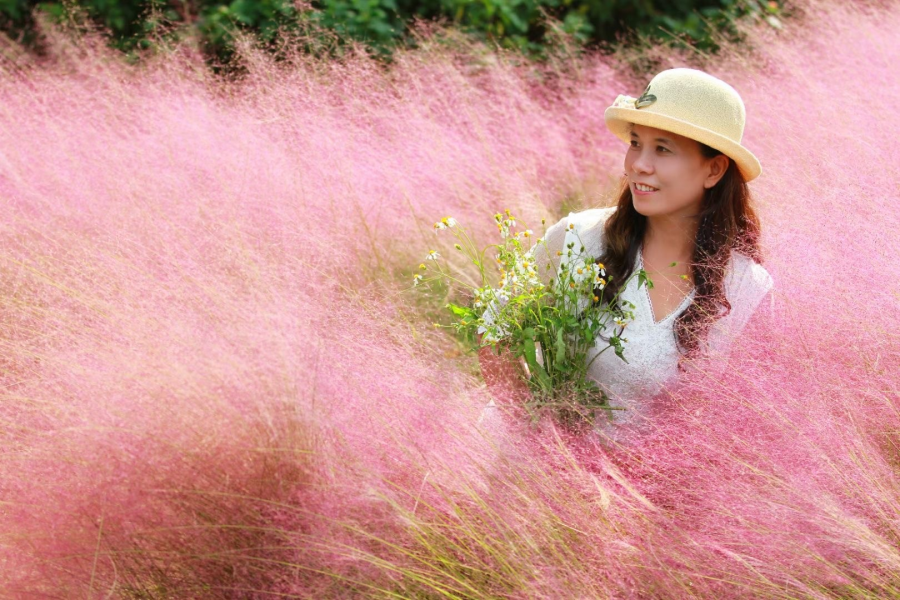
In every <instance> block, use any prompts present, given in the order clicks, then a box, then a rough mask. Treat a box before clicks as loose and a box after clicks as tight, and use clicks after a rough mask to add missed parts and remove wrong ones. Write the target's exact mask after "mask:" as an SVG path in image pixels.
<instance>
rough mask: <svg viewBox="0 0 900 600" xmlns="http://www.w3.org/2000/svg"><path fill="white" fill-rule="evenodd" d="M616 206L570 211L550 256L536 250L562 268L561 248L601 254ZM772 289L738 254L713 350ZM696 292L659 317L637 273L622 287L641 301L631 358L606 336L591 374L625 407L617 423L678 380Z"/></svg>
mask: <svg viewBox="0 0 900 600" xmlns="http://www.w3.org/2000/svg"><path fill="white" fill-rule="evenodd" d="M614 210H615V208H614V207H613V208H603V209H591V210H586V211H583V212H578V213H570V214H569V215H568V216H567V217H565V218H563V219H561V220H560V221H559V222H558V223H556V224H554V225H553V226H552V227H550V228H549V229H548V230H547V233H546V235H545V239H546V241H547V250H548V251H549V253H550V256H549V257H547V256H540V255H541V254H543V253H542V252H538V250H537V249H536V251H535V253H536V255H537V256H536V258H538V259H539V260H542V261H547V260H551V261H552V262H553V264H554V266H556V267H557V268H558V266H559V264H558V263H557V261H558V260H565V254H563V258H562V259H557V258H556V256H557V251H560V252H561V251H562V250H563V248H565V247H566V245H567V244H568V243H569V242H575V243H576V244H577V245H578V246H580V245H581V244H583V245H584V246H585V249H586V252H587V253H588V254H589V255H590V256H593V257H599V256H600V255H601V254H602V253H603V249H604V236H603V227H604V224H605V223H606V219H607V218H608V217H609V216H610V215H611V214H612V213H613V212H614ZM570 224H573V225H575V227H574V229H570V228H569V225H570ZM579 240H580V243H579ZM539 248H540V247H539ZM545 264H546V263H545ZM640 268H642V262H641V253H640V252H638V258H637V265H636V269H640ZM771 289H772V277H771V276H770V275H769V273H768V272H767V271H766V270H765V269H764V268H763V267H762V266H761V265H759V264H757V263H756V262H754V261H753V260H752V259H750V258H748V257H746V256H744V255H743V254H740V253H737V252H733V253H732V255H731V260H730V262H729V264H728V267H727V271H726V275H725V294H726V297H727V298H728V301H729V303H730V304H731V311H730V312H729V313H728V314H727V315H726V316H724V317H722V318H721V319H719V320H717V321H716V322H715V323H714V325H713V326H712V328H711V329H710V332H709V337H708V342H707V343H708V348H709V351H710V352H711V353H713V354H715V353H720V352H726V351H727V350H728V348H729V347H730V345H731V340H732V339H733V338H734V337H735V336H737V335H738V334H739V333H740V332H741V331H742V330H743V328H744V326H745V325H746V324H747V322H748V321H749V319H750V317H751V315H752V314H753V313H754V312H755V311H756V310H757V307H759V306H760V303H761V302H762V301H763V298H765V297H766V295H767V294H768V295H769V300H770V301H771V299H772V295H771V294H769V292H770V290H771ZM693 297H694V292H693V291H692V292H691V293H689V294H688V295H687V296H686V297H685V298H684V300H683V301H682V302H681V304H680V305H679V306H678V307H677V308H676V309H675V310H673V311H672V312H671V313H670V314H668V315H666V316H665V317H664V318H663V319H661V320H659V321H656V320H655V318H654V316H653V308H652V305H651V303H650V295H649V293H648V292H647V288H646V286H643V287H641V288H638V280H637V277H632V278H631V279H630V281H629V282H628V284H627V285H626V286H625V289H624V290H622V292H621V298H622V299H623V300H628V301H629V302H631V303H633V304H634V305H635V308H634V320H633V321H631V322H630V323H629V324H628V326H627V327H626V329H625V332H624V334H623V336H622V337H624V338H625V339H627V340H628V341H627V343H626V344H625V358H626V359H627V360H628V362H627V363H626V362H625V361H623V360H622V359H620V358H619V357H618V356H616V355H615V353H614V352H613V351H612V349H610V350H607V351H606V352H602V353H600V350H602V349H603V348H605V347H606V345H607V344H606V343H605V342H603V341H602V340H600V339H598V341H597V344H596V345H595V346H594V349H593V351H592V353H591V355H590V356H589V357H588V358H589V360H590V359H594V360H593V362H592V363H591V366H590V369H589V372H588V375H589V376H590V377H591V378H592V379H594V380H595V381H596V382H597V383H598V385H599V386H600V387H601V388H602V389H603V390H605V391H606V393H607V395H608V396H609V398H610V401H611V404H612V405H613V406H618V407H621V408H622V409H624V410H616V411H613V415H614V420H615V421H616V422H625V421H629V420H631V419H633V418H635V417H637V416H640V414H641V408H642V406H641V404H642V403H641V400H642V399H648V398H650V397H652V396H654V395H656V394H657V393H659V392H660V391H661V389H662V387H663V386H664V385H665V384H666V383H667V382H670V381H673V380H675V379H676V377H677V375H678V356H679V352H678V348H677V346H676V342H675V332H674V323H675V318H676V317H677V316H678V315H679V314H681V312H683V311H684V310H685V309H686V308H687V307H688V305H689V304H690V303H691V301H692V300H693ZM598 353H599V356H596V355H597V354H598ZM594 356H596V358H594ZM490 406H491V405H489V407H490ZM486 410H487V409H486Z"/></svg>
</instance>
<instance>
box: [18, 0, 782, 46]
mask: <svg viewBox="0 0 900 600" xmlns="http://www.w3.org/2000/svg"><path fill="white" fill-rule="evenodd" d="M781 10H782V9H781V2H773V1H764V0H665V1H663V0H643V1H640V2H637V1H635V0H605V1H602V2H601V1H597V0H313V1H312V3H311V4H310V5H308V7H306V8H302V9H300V8H298V7H297V5H295V3H294V2H291V1H289V0H232V1H231V2H221V1H217V0H182V1H168V2H167V1H163V0H125V1H114V0H69V1H65V2H33V1H29V0H0V27H2V28H3V29H4V30H5V31H6V32H7V33H9V34H10V35H11V36H12V37H14V38H17V39H21V40H23V41H24V42H25V43H26V45H36V37H35V34H34V27H35V24H34V19H33V16H32V15H33V11H40V12H43V13H45V14H47V15H50V16H51V17H52V18H54V19H56V20H59V21H64V20H72V15H73V13H79V14H80V15H82V16H83V17H86V18H87V19H88V20H89V21H90V22H93V23H94V24H95V25H97V26H100V27H102V28H104V29H105V30H107V31H108V32H109V33H110V35H111V38H112V40H113V43H114V44H115V45H116V46H117V47H118V48H120V49H122V50H124V51H133V50H135V49H137V48H142V47H146V46H148V45H150V44H151V43H152V41H151V40H153V39H154V36H155V35H156V34H157V33H158V32H160V31H167V30H171V29H172V28H173V27H175V26H184V27H188V28H191V29H193V31H194V32H195V33H197V34H198V35H199V37H200V39H201V40H202V43H203V45H204V50H205V51H206V52H207V53H208V55H209V56H211V57H214V56H217V57H219V58H222V57H224V56H227V55H228V53H229V49H230V47H231V43H232V41H233V39H234V32H236V31H238V30H243V31H248V32H251V33H253V34H255V35H256V36H258V37H259V38H260V39H261V41H263V42H272V41H274V40H275V38H276V36H277V33H278V31H279V30H283V29H284V30H290V29H292V28H299V27H304V28H306V29H308V28H309V26H314V27H320V28H323V29H324V30H325V31H331V32H333V33H334V35H335V36H336V38H337V39H338V40H350V39H352V40H358V41H362V42H364V43H365V44H367V45H368V46H369V47H371V48H372V49H373V50H375V51H376V52H380V53H382V54H384V55H388V54H389V53H390V51H391V49H392V48H393V47H394V46H395V45H397V44H403V43H408V41H409V35H408V34H409V26H410V24H411V22H412V20H413V19H415V18H419V19H441V20H444V21H445V22H447V23H451V24H454V25H455V26H457V27H458V28H460V29H462V30H463V31H466V32H467V33H470V34H472V35H475V36H477V37H479V38H481V39H484V40H486V41H489V42H493V43H496V44H499V45H501V46H504V47H507V48H514V49H518V50H522V51H525V52H527V53H529V54H532V55H537V56H540V55H541V53H542V52H543V49H544V47H545V45H546V44H547V42H548V39H549V35H550V32H549V31H548V27H549V23H553V27H556V28H558V29H560V30H561V31H562V32H564V33H565V34H567V35H568V36H570V37H572V38H574V39H576V40H577V41H579V42H581V43H583V44H586V45H588V46H591V45H594V46H596V45H602V44H604V43H610V42H614V41H616V40H617V39H620V38H621V40H622V41H625V42H626V43H627V41H628V40H629V39H633V38H634V36H636V35H643V36H649V37H651V38H653V39H666V40H668V41H669V42H672V41H674V40H680V41H681V42H682V43H685V44H689V45H691V46H694V47H696V48H698V49H700V50H703V51H715V50H716V43H715V41H714V39H713V36H712V32H713V31H719V32H722V33H725V34H726V36H728V37H732V38H733V37H734V36H736V34H737V30H736V29H735V28H734V27H733V26H732V24H733V23H734V21H735V20H736V19H739V18H743V17H747V16H751V17H754V18H760V17H763V16H769V17H770V18H771V16H774V15H777V14H779V13H780V11H781Z"/></svg>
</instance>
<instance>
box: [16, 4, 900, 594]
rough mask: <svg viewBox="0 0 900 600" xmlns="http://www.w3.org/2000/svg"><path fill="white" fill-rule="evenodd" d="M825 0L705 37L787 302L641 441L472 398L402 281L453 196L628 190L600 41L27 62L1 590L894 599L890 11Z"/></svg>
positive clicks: (532, 199)
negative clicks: (229, 78)
mask: <svg viewBox="0 0 900 600" xmlns="http://www.w3.org/2000/svg"><path fill="white" fill-rule="evenodd" d="M803 6H804V7H805V12H806V16H805V17H804V21H803V25H802V26H799V25H797V24H792V26H791V27H789V28H788V30H787V31H786V32H784V33H779V34H774V33H771V32H767V31H765V30H762V29H752V30H750V31H749V32H748V35H749V39H750V42H752V43H753V44H754V48H755V51H754V52H753V53H752V54H750V55H748V54H747V53H746V52H742V51H740V50H729V51H727V52H726V53H725V54H724V55H723V57H721V58H718V59H717V60H716V62H715V63H714V64H706V65H704V68H706V69H707V70H709V71H710V72H713V73H714V74H716V75H718V76H720V77H722V78H723V79H725V80H726V81H728V82H730V83H732V84H733V85H734V86H735V87H736V88H737V89H738V90H739V91H740V92H741V94H742V97H743V98H744V101H745V104H746V106H747V110H748V126H747V131H746V135H745V138H744V141H745V144H746V145H747V147H748V148H750V149H751V150H752V151H754V153H756V154H757V156H758V157H759V158H760V160H761V162H762V164H763V169H764V172H763V176H762V177H761V178H760V179H759V180H757V181H755V182H753V184H751V185H752V188H753V191H754V194H755V197H756V199H757V201H758V203H759V206H760V212H761V213H762V218H763V224H764V232H765V239H764V245H765V248H766V253H767V261H766V267H767V268H768V269H769V271H770V272H771V273H772V275H773V276H774V278H775V280H776V285H777V293H776V305H777V310H776V312H775V314H774V316H772V317H771V318H770V319H765V318H762V317H760V318H758V319H756V320H755V321H754V322H753V324H752V325H751V327H750V328H749V329H748V330H747V331H746V332H745V334H744V335H743V336H742V337H741V338H740V340H739V341H738V342H737V343H736V346H735V349H734V351H733V353H732V355H731V356H730V357H728V359H727V361H726V362H725V363H714V364H703V363H699V362H698V363H697V365H696V366H697V368H696V369H694V370H693V371H692V372H691V373H690V375H688V376H687V377H686V378H685V380H684V381H683V382H681V383H680V385H678V386H672V387H671V389H669V390H667V391H666V392H665V393H663V394H661V395H660V396H659V397H657V398H654V399H647V402H648V405H649V409H650V410H649V418H648V419H645V420H642V421H640V422H637V423H635V424H633V425H631V426H627V427H622V428H620V430H619V431H618V432H617V434H616V437H615V438H607V437H600V436H597V435H581V436H574V435H571V434H568V433H565V432H563V431H561V430H559V429H558V428H557V427H555V426H553V425H552V424H551V423H548V422H543V423H542V424H541V425H540V427H538V428H537V429H536V430H529V428H528V427H527V426H525V425H524V423H522V422H521V421H516V420H506V421H504V420H503V419H491V418H488V419H487V420H486V421H483V422H482V423H481V424H480V425H476V423H477V422H478V419H479V416H480V415H481V408H482V406H483V405H484V403H485V402H486V401H487V395H486V394H485V393H484V390H483V388H482V387H481V386H480V385H479V384H478V382H477V379H475V378H473V377H472V375H471V372H472V371H473V370H474V365H473V362H472V361H471V359H460V358H458V357H457V356H456V355H455V354H456V353H458V350H456V344H455V343H453V342H451V341H448V340H447V339H445V338H443V337H441V336H439V335H437V334H436V333H435V332H434V331H433V330H432V329H431V328H430V324H429V323H428V322H424V320H423V319H421V318H420V316H419V312H418V311H421V310H422V304H421V303H420V302H419V301H418V300H416V299H415V298H414V297H413V296H411V295H408V294H406V293H405V291H404V290H405V288H407V287H408V282H409V279H408V278H407V277H406V275H407V274H408V273H409V272H410V269H411V268H412V267H413V266H414V265H415V264H418V261H419V260H420V258H421V257H422V256H424V254H425V253H426V252H427V251H428V250H429V249H432V248H433V247H435V244H447V243H448V242H447V241H446V240H442V238H439V237H435V235H434V233H433V232H432V231H431V223H432V222H433V221H434V220H436V219H438V218H440V217H441V216H444V215H447V214H452V215H453V216H455V217H456V218H458V219H460V220H464V222H465V224H466V226H467V228H469V229H470V230H474V231H475V232H476V234H478V235H479V236H481V238H482V239H483V240H485V241H488V240H490V239H491V236H492V235H493V232H492V231H491V227H490V219H489V215H490V214H491V213H493V212H495V211H496V210H498V209H502V208H505V207H510V208H512V209H513V210H515V211H516V212H517V214H518V215H519V216H520V217H521V218H523V219H525V220H526V221H527V222H529V225H530V226H533V227H534V226H535V225H536V224H537V223H538V222H539V220H540V218H541V217H545V216H546V217H549V218H552V217H555V216H559V212H560V211H561V210H562V204H563V203H564V202H565V204H566V205H567V206H569V205H571V206H578V205H583V206H587V205H592V204H595V203H599V202H602V201H603V199H604V198H607V197H608V194H609V191H608V190H609V189H611V188H610V187H609V185H610V184H611V183H612V182H614V181H615V179H616V177H617V176H618V173H619V172H620V167H619V166H618V165H620V164H621V163H620V161H621V157H622V154H621V153H622V152H623V150H624V147H623V146H622V144H621V143H620V142H618V141H617V140H615V139H614V138H612V136H611V135H610V134H608V133H607V132H606V130H605V128H604V126H603V124H602V114H603V109H604V108H605V107H606V106H607V105H608V104H609V102H610V100H611V99H612V98H614V97H615V95H616V94H618V93H634V92H636V91H639V90H640V89H642V86H643V85H645V83H644V80H643V79H641V80H640V81H638V80H633V81H628V80H627V78H625V77H624V76H622V75H619V74H618V72H617V71H616V69H615V68H614V67H613V66H612V63H611V62H610V61H611V59H602V58H598V57H595V56H585V57H582V58H579V59H573V61H574V62H573V65H574V66H572V65H566V66H563V65H561V64H560V63H556V64H554V65H552V68H553V69H557V70H556V71H552V70H550V71H547V72H544V73H543V75H544V78H537V77H536V76H535V74H536V73H538V74H540V69H538V68H537V67H535V66H533V65H529V64H527V63H520V62H517V61H516V60H514V59H513V58H512V57H508V56H505V55H502V54H496V53H483V54H480V55H479V54H477V52H476V51H475V50H472V49H470V50H469V54H465V53H462V55H460V54H454V52H453V51H449V50H439V49H434V48H430V49H425V50H420V51H412V52H408V53H403V54H401V55H399V56H398V59H397V62H396V64H395V65H394V66H393V67H391V68H390V69H387V70H381V69H379V68H377V67H375V66H374V65H373V64H372V63H371V62H370V61H368V60H366V59H364V58H358V57H357V58H351V59H348V60H346V61H343V62H325V61H316V60H313V59H309V60H306V59H302V58H301V57H294V58H293V60H292V61H288V63H286V64H284V65H280V66H276V65H273V64H271V63H270V62H268V61H266V60H265V59H264V58H262V57H260V56H257V55H255V54H253V53H252V51H248V52H247V57H246V59H245V60H246V61H247V66H248V75H247V76H246V78H245V79H243V80H241V81H235V82H231V83H227V84H223V83H221V82H217V81H213V80H211V79H209V78H208V77H207V76H205V75H202V74H201V73H202V72H201V71H199V70H197V69H196V68H195V63H192V59H191V58H190V57H188V58H178V57H177V56H174V55H173V56H169V57H163V58H160V59H159V60H158V61H157V62H156V63H154V64H152V65H148V66H146V67H144V68H141V69H135V68H132V67H126V66H124V65H122V64H120V63H119V62H116V61H115V60H110V59H109V58H108V57H107V56H106V55H104V54H103V53H102V51H99V50H96V49H95V50H91V49H90V47H89V44H88V42H84V43H85V44H87V46H88V47H87V49H86V50H83V55H82V56H81V58H71V56H72V53H71V52H67V51H66V48H67V47H66V46H65V44H66V43H68V42H66V41H64V40H60V41H58V42H57V44H59V46H58V48H59V54H58V55H57V56H55V57H51V59H50V60H48V61H47V62H46V64H36V65H34V66H32V67H29V68H27V69H25V70H23V71H21V72H17V73H6V74H5V76H4V78H3V79H2V81H0V97H2V99H3V102H2V103H0V107H2V108H0V119H2V121H3V127H2V128H0V136H2V138H0V139H2V142H3V143H2V145H0V148H2V149H3V150H2V151H0V198H2V199H3V200H4V201H5V203H6V205H7V219H5V220H4V223H3V225H2V226H0V256H2V263H0V264H2V265H3V267H2V269H0V278H2V279H0V281H2V283H3V286H2V290H3V292H2V312H0V315H2V316H0V326H2V328H3V333H4V335H3V342H4V346H5V347H4V352H3V353H2V356H0V361H2V365H3V370H2V377H3V383H4V386H3V390H4V392H3V398H2V402H0V419H2V423H3V425H4V427H3V428H2V431H3V442H4V444H3V448H4V451H3V458H4V460H3V462H2V463H0V502H2V504H0V531H2V532H3V533H2V535H0V565H2V569H0V588H2V589H3V590H4V592H5V593H6V594H7V595H9V596H10V597H41V596H43V597H92V596H101V595H102V596H107V595H109V596H113V597H116V596H126V597H127V596H131V597H172V598H181V597H260V598H264V597H271V596H272V595H273V594H286V595H295V596H299V597H345V596H346V597H350V596H359V595H363V596H373V597H443V596H448V597H472V598H475V597H495V596H503V597H535V598H538V597H540V598H555V597H598V598H604V597H608V598H646V597H654V598H685V597H702V598H711V597H727V598H745V597H767V598H796V597H809V598H848V597H859V598H884V597H897V596H900V582H898V579H897V576H896V573H897V572H900V552H898V528H897V523H898V522H900V520H898V518H900V515H898V514H897V511H898V508H897V507H898V506H900V486H898V479H897V474H898V467H900V451H898V447H900V446H898V438H897V432H898V431H900V414H898V394H900V391H898V390H900V385H898V382H900V372H898V367H897V365H898V359H900V356H898V354H900V344H898V342H900V339H898V334H897V332H898V331H900V322H898V321H900V316H898V315H900V312H898V311H897V305H898V301H900V297H898V295H897V286H896V281H898V279H900V266H898V262H897V260H896V257H895V256H894V255H895V254H896V253H895V252H892V251H893V250H894V249H895V248H896V247H897V235H896V231H897V230H898V229H897V228H898V225H900V223H898V221H900V212H898V207H897V205H896V202H891V201H890V198H889V194H887V195H886V194H885V190H890V189H892V186H895V183H894V182H896V180H897V167H896V164H895V161H893V160H892V158H893V156H892V155H891V154H890V152H889V151H887V149H889V148H891V147H892V146H891V143H892V141H893V140H891V139H890V135H891V133H892V132H893V131H897V130H898V129H900V127H898V125H900V124H898V122H897V121H898V119H897V118H896V117H893V116H892V113H891V112H890V110H885V107H889V106H892V105H893V104H892V102H891V101H892V100H895V99H896V95H897V90H898V89H900V86H898V81H897V76H896V74H895V70H894V69H893V65H894V64H895V62H896V61H895V60H891V59H892V58H893V59H897V58H898V56H897V55H898V51H900V47H898V45H897V43H896V41H895V39H896V37H895V35H894V31H895V30H896V29H897V26H898V24H900V12H898V10H897V9H896V8H895V7H888V6H885V7H882V8H875V5H874V4H873V5H872V7H869V8H865V9H861V8H853V7H843V6H837V5H833V4H829V3H813V2H809V3H805V4H803ZM837 47H839V48H841V49H842V52H841V55H840V56H836V55H835V54H834V52H833V51H832V49H833V48H837ZM873 56H874V57H876V59H875V60H873V59H872V57H873ZM655 58H657V59H659V60H661V61H662V63H661V64H662V65H663V67H662V68H664V67H666V66H676V65H681V64H684V63H685V61H686V60H688V59H686V58H685V57H682V56H678V55H674V54H672V55H668V54H659V55H657V56H655ZM691 60H693V59H691ZM875 81H878V82H883V84H881V85H878V86H874V85H873V84H872V82H875ZM443 247H445V246H443ZM443 247H442V248H443ZM449 253H450V252H449V251H448V252H447V254H449ZM397 277H400V278H401V279H397ZM425 309H428V310H431V309H433V307H431V306H425ZM723 360H724V359H723Z"/></svg>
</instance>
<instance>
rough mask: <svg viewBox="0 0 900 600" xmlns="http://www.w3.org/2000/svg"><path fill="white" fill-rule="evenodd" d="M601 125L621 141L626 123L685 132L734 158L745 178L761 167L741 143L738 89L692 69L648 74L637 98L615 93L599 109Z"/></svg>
mask: <svg viewBox="0 0 900 600" xmlns="http://www.w3.org/2000/svg"><path fill="white" fill-rule="evenodd" d="M604 119H605V120H606V126H607V127H608V128H609V130H610V131H612V132H613V133H614V134H615V135H616V137H618V138H619V139H621V140H623V141H624V142H625V143H626V144H630V143H631V132H630V130H629V127H630V124H631V123H635V124H637V125H646V126H647V127H655V128H656V129H664V130H666V131H671V132H672V133H677V134H678V135H683V136H685V137H689V138H691V139H693V140H696V141H698V142H701V143H703V144H706V145H707V146H710V147H711V148H715V149H716V150H719V151H720V152H722V153H723V154H725V156H728V157H729V158H731V159H732V160H734V162H735V163H736V164H737V166H738V169H740V171H741V174H742V175H743V176H744V180H745V181H750V180H751V179H755V178H756V177H758V176H759V174H760V173H761V172H762V167H761V166H760V164H759V160H757V158H756V157H755V156H753V153H751V152H750V151H749V150H747V149H746V148H744V147H743V146H742V145H741V138H742V137H743V136H744V121H745V119H746V111H745V110H744V102H743V101H742V100H741V97H740V95H738V93H737V91H736V90H735V89H734V88H733V87H731V86H730V85H728V84H727V83H725V82H724V81H722V80H721V79H718V78H716V77H713V76H712V75H710V74H709V73H706V72H704V71H698V70H697V69H687V68H677V69H668V70H666V71H662V72H661V73H659V74H657V75H656V77H654V78H653V79H651V80H650V83H649V84H648V85H647V88H646V89H645V90H644V93H643V94H642V95H641V96H640V98H633V97H631V96H626V95H624V94H620V95H619V96H618V97H617V98H616V100H615V102H613V105H612V106H610V107H609V108H607V109H606V112H605V113H604Z"/></svg>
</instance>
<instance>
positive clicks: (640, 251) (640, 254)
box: [635, 243, 694, 325]
mask: <svg viewBox="0 0 900 600" xmlns="http://www.w3.org/2000/svg"><path fill="white" fill-rule="evenodd" d="M637 260H638V263H637V267H635V269H636V270H640V269H643V268H644V244H643V243H642V244H640V245H639V246H638V251H637ZM641 288H642V289H643V292H644V293H643V294H641V295H642V296H643V298H644V301H645V302H646V303H647V309H648V310H649V311H650V322H651V323H652V324H653V325H660V324H662V323H665V322H666V321H668V320H669V319H670V318H672V317H673V316H675V315H677V314H679V313H681V311H683V310H684V309H685V308H687V305H688V303H690V302H691V300H693V298H694V288H693V287H691V291H689V292H688V293H687V294H685V296H684V298H682V299H681V302H680V303H679V304H678V306H676V307H675V308H674V309H672V311H671V312H669V314H667V315H666V316H664V317H663V318H662V319H660V320H659V321H657V320H656V312H655V311H654V310H653V301H652V300H651V299H650V289H649V288H648V287H647V286H646V285H643V286H641Z"/></svg>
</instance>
